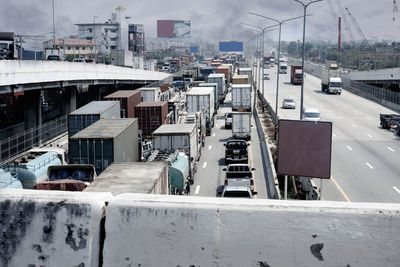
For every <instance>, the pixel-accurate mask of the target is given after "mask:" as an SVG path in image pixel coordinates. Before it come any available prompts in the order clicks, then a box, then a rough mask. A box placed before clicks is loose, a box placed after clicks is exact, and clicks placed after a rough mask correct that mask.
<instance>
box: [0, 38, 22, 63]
mask: <svg viewBox="0 0 400 267" xmlns="http://www.w3.org/2000/svg"><path fill="white" fill-rule="evenodd" d="M16 43H17V42H16V41H15V36H14V33H13V32H0V60H2V59H18V51H17V46H16Z"/></svg>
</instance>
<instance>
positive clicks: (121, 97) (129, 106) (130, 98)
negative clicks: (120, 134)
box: [104, 90, 141, 118]
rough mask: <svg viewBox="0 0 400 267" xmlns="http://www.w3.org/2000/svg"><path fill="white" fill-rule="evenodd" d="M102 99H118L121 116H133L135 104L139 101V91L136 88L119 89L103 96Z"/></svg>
mask: <svg viewBox="0 0 400 267" xmlns="http://www.w3.org/2000/svg"><path fill="white" fill-rule="evenodd" d="M104 100H107V101H119V105H120V108H121V118H135V106H136V105H137V104H139V103H140V102H141V92H140V91H138V90H120V91H117V92H115V93H112V94H110V95H108V96H106V97H104Z"/></svg>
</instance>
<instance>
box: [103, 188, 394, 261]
mask: <svg viewBox="0 0 400 267" xmlns="http://www.w3.org/2000/svg"><path fill="white" fill-rule="evenodd" d="M399 248H400V205H399V204H381V203H380V204H373V203H369V204H365V203H345V202H325V201H296V202H294V201H283V200H280V201H278V200H261V199H253V200H250V199H249V200H246V199H243V200H242V199H226V198H205V197H204V198H201V197H177V196H157V195H136V194H123V195H119V196H118V197H115V198H114V199H113V200H112V201H111V202H110V203H109V205H108V207H107V219H106V239H105V244H104V266H174V267H175V266H285V267H290V266H307V267H311V266H398V265H399V262H400V253H399Z"/></svg>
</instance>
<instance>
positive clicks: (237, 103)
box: [232, 84, 251, 112]
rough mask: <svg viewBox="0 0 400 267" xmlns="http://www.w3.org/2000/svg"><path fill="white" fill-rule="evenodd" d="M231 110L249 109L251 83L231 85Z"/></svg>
mask: <svg viewBox="0 0 400 267" xmlns="http://www.w3.org/2000/svg"><path fill="white" fill-rule="evenodd" d="M232 111H241V112H242V111H249V112H250V111H251V85H250V84H234V85H232Z"/></svg>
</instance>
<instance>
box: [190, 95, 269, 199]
mask: <svg viewBox="0 0 400 267" xmlns="http://www.w3.org/2000/svg"><path fill="white" fill-rule="evenodd" d="M230 103H231V93H228V95H227V97H226V99H225V102H224V104H223V105H220V108H219V109H218V113H217V115H216V117H215V124H214V128H213V129H212V133H211V136H207V137H206V142H205V145H204V147H203V149H202V151H201V157H200V160H199V161H198V162H197V172H196V174H195V180H194V184H193V185H192V186H191V188H190V191H191V192H190V195H192V196H207V197H215V196H218V195H219V194H218V192H217V190H222V189H223V184H224V180H225V172H224V171H223V168H226V164H225V158H224V157H225V147H224V145H223V144H224V143H225V142H227V141H228V140H229V139H232V130H230V129H225V118H224V115H225V113H228V112H231V106H230ZM252 126H253V127H252V132H251V141H249V143H250V146H249V164H250V166H251V167H254V168H255V169H256V170H255V171H254V173H253V175H254V178H255V191H256V192H257V195H255V196H254V197H255V198H267V189H266V182H265V177H264V170H263V165H262V159H261V151H260V145H259V144H260V142H259V139H258V135H257V129H256V124H255V122H254V118H252Z"/></svg>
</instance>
